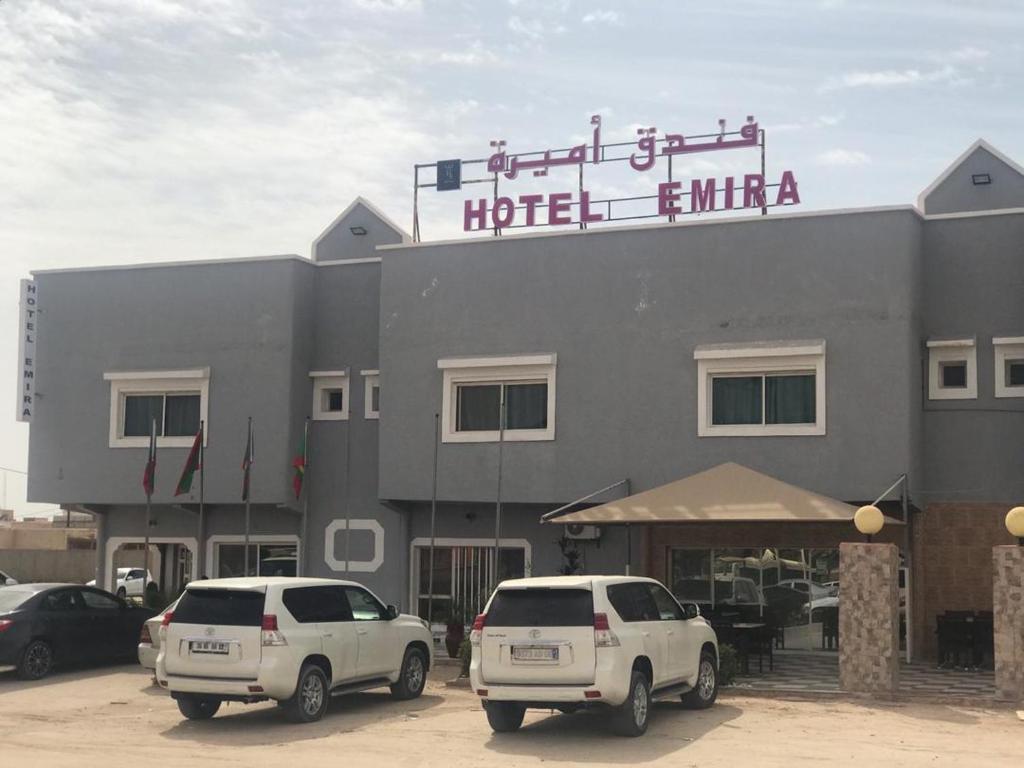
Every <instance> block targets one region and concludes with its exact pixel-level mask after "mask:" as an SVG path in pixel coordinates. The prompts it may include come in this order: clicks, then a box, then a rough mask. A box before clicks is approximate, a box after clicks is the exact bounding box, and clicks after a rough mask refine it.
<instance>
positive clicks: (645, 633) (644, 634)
mask: <svg viewBox="0 0 1024 768" xmlns="http://www.w3.org/2000/svg"><path fill="white" fill-rule="evenodd" d="M641 634H642V635H643V636H644V637H650V636H651V633H650V632H641Z"/></svg>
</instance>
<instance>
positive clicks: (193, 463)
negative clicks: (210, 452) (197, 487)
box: [174, 424, 203, 496]
mask: <svg viewBox="0 0 1024 768" xmlns="http://www.w3.org/2000/svg"><path fill="white" fill-rule="evenodd" d="M202 444H203V427H202V425H201V424H200V425H199V431H198V432H197V433H196V439H195V442H193V443H192V450H191V451H189V452H188V458H187V459H186V460H185V466H184V468H183V469H182V470H181V478H180V479H179V480H178V487H177V488H175V489H174V495H175V496H181V495H182V494H184V493H188V492H189V491H191V490H192V476H193V475H194V474H195V473H196V470H197V469H199V451H200V448H201V446H202Z"/></svg>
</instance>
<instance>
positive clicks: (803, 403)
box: [693, 340, 825, 437]
mask: <svg viewBox="0 0 1024 768" xmlns="http://www.w3.org/2000/svg"><path fill="white" fill-rule="evenodd" d="M693 357H694V359H695V360H696V361H697V434H698V436H700V437H742V436H773V435H775V436H778V435H824V434H825V342H824V341H822V340H814V341H775V342H757V343H750V344H703V345H701V346H698V347H697V348H696V349H695V350H694V353H693Z"/></svg>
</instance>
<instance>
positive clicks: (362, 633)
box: [356, 629, 366, 635]
mask: <svg viewBox="0 0 1024 768" xmlns="http://www.w3.org/2000/svg"><path fill="white" fill-rule="evenodd" d="M356 634H357V635H365V634H366V630H365V629H357V630H356Z"/></svg>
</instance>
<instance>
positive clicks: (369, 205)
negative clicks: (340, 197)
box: [310, 196, 412, 261]
mask: <svg viewBox="0 0 1024 768" xmlns="http://www.w3.org/2000/svg"><path fill="white" fill-rule="evenodd" d="M357 205H362V206H365V207H366V208H367V210H369V211H370V213H372V214H373V215H374V216H376V217H377V218H378V219H380V220H381V221H382V222H384V223H385V224H387V225H388V226H389V227H391V229H393V230H394V231H395V232H397V233H398V234H399V235H401V237H402V242H403V243H408V242H409V241H410V240H412V238H411V237H409V235H408V233H407V232H406V231H405V230H404V229H402V228H401V227H400V226H398V225H397V224H396V223H395V222H394V221H392V220H391V217H389V216H388V215H387V214H386V213H384V212H383V211H382V210H380V209H379V208H378V207H377V206H375V205H374V204H373V203H371V202H370V201H369V200H367V199H366V198H365V197H361V196H360V197H357V198H356V199H355V200H353V201H352V202H351V203H349V204H348V207H347V208H346V209H345V210H344V211H342V212H341V213H339V214H338V215H337V216H335V217H334V221H332V222H331V223H330V224H328V225H327V228H326V229H324V231H323V232H321V233H320V234H319V235H318V236H317V238H316V240H314V241H313V247H312V249H311V250H310V256H311V258H312V259H313V261H316V249H317V246H318V245H320V241H321V240H323V239H324V238H325V237H327V234H328V233H329V232H330V231H331V230H332V229H334V228H335V227H336V226H337V225H338V224H339V223H340V222H341V220H342V219H344V218H345V217H346V216H348V215H349V214H350V213H351V212H352V211H353V210H354V209H355V207H356V206H357ZM338 261H341V259H339V260H338Z"/></svg>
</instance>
